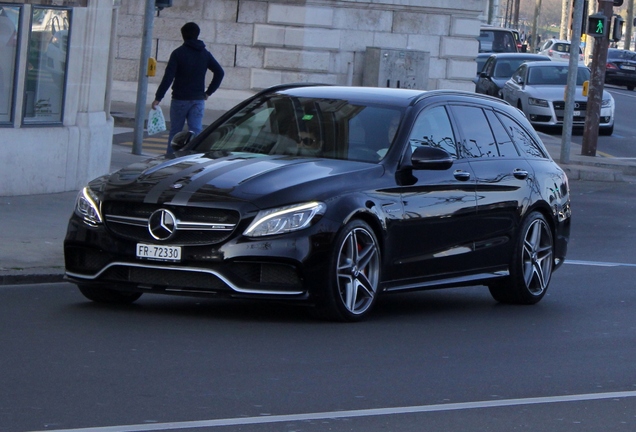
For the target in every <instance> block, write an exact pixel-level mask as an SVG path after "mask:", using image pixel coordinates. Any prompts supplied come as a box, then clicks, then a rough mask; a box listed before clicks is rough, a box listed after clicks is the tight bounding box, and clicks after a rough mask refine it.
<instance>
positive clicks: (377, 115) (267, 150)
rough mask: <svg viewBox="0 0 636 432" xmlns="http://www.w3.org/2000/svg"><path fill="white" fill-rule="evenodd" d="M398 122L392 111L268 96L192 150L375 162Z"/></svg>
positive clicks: (396, 112)
mask: <svg viewBox="0 0 636 432" xmlns="http://www.w3.org/2000/svg"><path fill="white" fill-rule="evenodd" d="M400 118H401V112H400V111H398V110H397V109H395V108H392V107H383V106H368V105H360V104H353V103H350V102H348V101H346V100H336V99H321V98H306V97H293V96H288V95H285V94H275V95H268V96H266V97H263V98H260V99H257V100H255V101H253V102H252V103H250V104H249V105H247V106H246V107H245V108H243V109H242V110H240V111H238V112H237V113H235V114H234V115H233V116H232V117H230V118H229V119H228V120H227V121H225V122H223V123H222V124H221V125H219V126H218V127H216V128H214V130H211V131H210V132H209V133H208V135H207V136H205V137H204V138H202V140H201V141H200V142H199V143H198V144H197V145H196V147H195V149H194V150H196V151H203V152H219V153H222V154H238V153H250V154H252V155H288V156H309V157H320V158H329V159H345V160H357V161H364V162H377V161H379V160H380V159H381V158H382V157H383V156H384V155H385V154H386V152H387V150H388V148H389V146H390V144H391V142H392V141H393V138H394V137H395V133H396V131H397V128H398V125H399V121H400Z"/></svg>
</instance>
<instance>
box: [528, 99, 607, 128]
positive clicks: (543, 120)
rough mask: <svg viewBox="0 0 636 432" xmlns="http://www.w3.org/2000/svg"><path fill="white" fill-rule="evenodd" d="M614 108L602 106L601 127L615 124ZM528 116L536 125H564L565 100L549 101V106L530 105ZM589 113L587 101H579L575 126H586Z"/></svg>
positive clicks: (574, 119) (576, 106) (573, 122)
mask: <svg viewBox="0 0 636 432" xmlns="http://www.w3.org/2000/svg"><path fill="white" fill-rule="evenodd" d="M612 111H613V109H612V108H611V107H605V108H601V116H600V122H599V126H600V127H606V126H611V125H613V124H614V118H613V113H612ZM526 112H527V117H528V120H529V121H530V123H532V124H533V125H536V126H563V118H564V115H565V102H563V101H555V102H552V101H550V102H548V106H547V107H542V106H537V105H528V108H527V109H526ZM586 114H587V102H584V101H578V102H576V105H575V107H574V113H573V117H572V124H573V126H584V125H585V116H586Z"/></svg>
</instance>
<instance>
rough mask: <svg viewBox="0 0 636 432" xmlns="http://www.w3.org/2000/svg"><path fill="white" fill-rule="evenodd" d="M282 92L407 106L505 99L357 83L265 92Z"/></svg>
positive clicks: (277, 87)
mask: <svg viewBox="0 0 636 432" xmlns="http://www.w3.org/2000/svg"><path fill="white" fill-rule="evenodd" d="M272 92H278V93H283V94H286V95H290V96H297V97H316V98H330V97H331V98H334V99H346V100H348V101H350V102H352V103H356V102H359V103H378V104H386V105H392V106H396V107H401V108H405V107H407V106H410V105H414V104H415V103H417V102H418V101H420V100H423V99H428V98H443V99H445V100H452V99H455V100H459V99H464V100H465V99H470V100H473V101H474V100H478V99H480V100H485V101H490V102H491V103H492V102H494V103H499V104H501V103H502V102H503V101H502V100H501V99H497V98H493V97H491V96H486V95H481V94H478V93H474V92H468V91H463V90H449V89H439V90H415V89H403V88H386V87H355V86H331V85H311V84H310V85H305V84H299V85H283V86H276V87H272V88H270V89H266V90H264V91H263V92H261V93H272Z"/></svg>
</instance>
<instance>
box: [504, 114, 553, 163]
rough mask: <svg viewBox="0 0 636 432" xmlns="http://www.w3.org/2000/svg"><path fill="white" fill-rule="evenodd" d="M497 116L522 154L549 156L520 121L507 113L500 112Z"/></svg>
mask: <svg viewBox="0 0 636 432" xmlns="http://www.w3.org/2000/svg"><path fill="white" fill-rule="evenodd" d="M497 117H499V119H500V120H501V122H502V123H503V125H504V127H505V129H506V132H507V133H508V135H510V137H511V138H512V141H513V142H514V144H515V145H516V147H517V148H518V149H519V151H520V152H521V154H523V155H525V156H526V157H529V158H541V159H545V158H546V157H547V156H546V154H545V153H544V152H543V149H542V148H541V146H540V145H539V144H538V143H537V142H535V141H534V139H532V137H531V136H530V135H529V134H528V133H527V132H526V131H525V130H524V128H523V127H522V126H521V125H520V124H519V123H517V122H516V121H515V120H513V119H512V118H510V117H508V116H507V115H505V114H501V113H498V115H497Z"/></svg>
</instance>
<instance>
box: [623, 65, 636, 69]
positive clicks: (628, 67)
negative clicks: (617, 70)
mask: <svg viewBox="0 0 636 432" xmlns="http://www.w3.org/2000/svg"><path fill="white" fill-rule="evenodd" d="M621 69H625V70H636V66H622V67H621Z"/></svg>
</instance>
